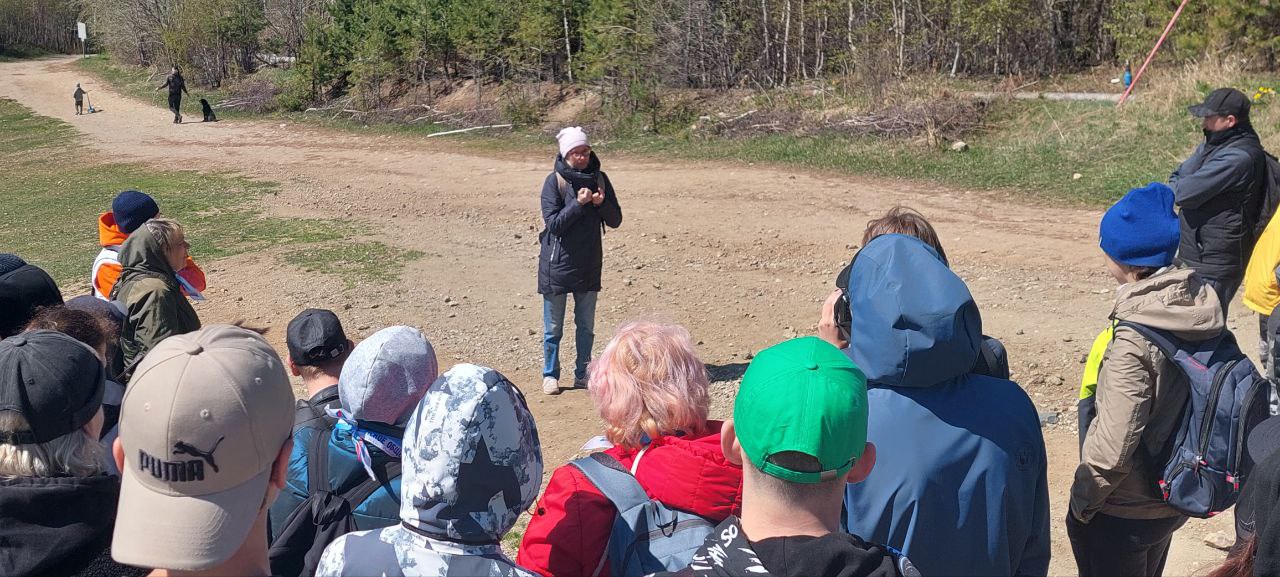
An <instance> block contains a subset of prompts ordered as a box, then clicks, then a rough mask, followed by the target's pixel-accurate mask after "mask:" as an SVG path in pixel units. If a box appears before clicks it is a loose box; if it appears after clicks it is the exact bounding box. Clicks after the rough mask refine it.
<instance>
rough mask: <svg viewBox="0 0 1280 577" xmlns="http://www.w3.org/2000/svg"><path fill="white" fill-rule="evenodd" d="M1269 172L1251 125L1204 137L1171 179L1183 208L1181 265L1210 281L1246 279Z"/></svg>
mask: <svg viewBox="0 0 1280 577" xmlns="http://www.w3.org/2000/svg"><path fill="white" fill-rule="evenodd" d="M1265 170H1266V161H1265V159H1264V157H1263V149H1262V143H1261V142H1260V141H1259V140H1258V133H1256V132H1254V130H1253V127H1251V126H1249V125H1248V124H1247V123H1243V124H1239V125H1237V126H1236V127H1235V128H1232V129H1230V130H1227V131H1224V132H1217V133H1209V134H1206V138H1205V142H1203V143H1201V144H1200V146H1198V147H1196V150H1195V152H1194V153H1192V154H1191V157H1190V158H1188V159H1186V160H1185V161H1183V163H1182V165H1181V166H1179V167H1178V169H1177V170H1175V171H1173V174H1171V175H1169V187H1170V188H1172V189H1173V192H1174V202H1175V203H1177V205H1178V207H1179V208H1180V209H1181V210H1180V211H1179V221H1180V226H1181V229H1182V239H1181V242H1180V243H1179V245H1178V263H1179V264H1185V265H1187V266H1189V267H1191V268H1193V269H1195V270H1196V272H1198V273H1200V275H1201V276H1202V277H1205V278H1210V279H1232V278H1238V277H1240V276H1242V275H1244V267H1245V264H1246V263H1248V262H1249V255H1250V254H1251V253H1252V252H1253V244H1254V242H1255V241H1256V239H1255V238H1254V227H1255V226H1256V225H1257V221H1258V218H1259V212H1260V210H1261V201H1262V196H1261V194H1262V191H1263V188H1262V187H1263V184H1264V182H1265V179H1264V176H1265V173H1264V171H1265Z"/></svg>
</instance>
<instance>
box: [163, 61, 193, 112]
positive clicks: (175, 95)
mask: <svg viewBox="0 0 1280 577" xmlns="http://www.w3.org/2000/svg"><path fill="white" fill-rule="evenodd" d="M161 88H168V89H169V110H170V111H172V112H173V123H174V124H182V93H184V92H187V81H186V80H184V79H183V78H182V72H181V71H179V70H178V67H177V66H174V67H173V70H172V71H170V72H169V77H168V78H165V79H164V84H161V85H160V88H157V89H156V90H160V89H161ZM187 94H190V92H187Z"/></svg>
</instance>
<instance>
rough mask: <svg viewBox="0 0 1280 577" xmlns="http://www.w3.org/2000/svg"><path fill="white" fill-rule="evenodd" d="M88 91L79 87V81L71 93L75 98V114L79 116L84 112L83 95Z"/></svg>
mask: <svg viewBox="0 0 1280 577" xmlns="http://www.w3.org/2000/svg"><path fill="white" fill-rule="evenodd" d="M88 93H89V92H88V91H86V90H85V89H83V88H80V83H79V82H77V83H76V92H75V94H73V95H72V96H74V97H75V99H76V116H80V115H81V114H84V95H86V94H88Z"/></svg>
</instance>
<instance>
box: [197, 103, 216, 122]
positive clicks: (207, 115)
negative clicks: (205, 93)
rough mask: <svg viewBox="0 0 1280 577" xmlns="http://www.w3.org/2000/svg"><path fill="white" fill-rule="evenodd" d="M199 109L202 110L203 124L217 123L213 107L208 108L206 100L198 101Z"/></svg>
mask: <svg viewBox="0 0 1280 577" xmlns="http://www.w3.org/2000/svg"><path fill="white" fill-rule="evenodd" d="M200 108H201V109H202V110H204V121H205V122H217V121H218V117H217V116H216V115H215V114H214V113H213V107H212V106H209V101H208V100H205V99H203V98H201V99H200Z"/></svg>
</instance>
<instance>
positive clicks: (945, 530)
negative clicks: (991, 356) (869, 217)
mask: <svg viewBox="0 0 1280 577" xmlns="http://www.w3.org/2000/svg"><path fill="white" fill-rule="evenodd" d="M849 276H850V278H849V305H850V309H851V312H852V314H853V330H852V333H853V334H852V335H851V337H850V338H851V340H850V343H849V349H847V350H846V353H847V354H848V355H849V357H850V358H852V359H853V362H854V363H856V364H857V365H858V366H859V367H861V368H862V370H863V371H864V372H865V373H866V375H867V381H868V391H867V396H868V404H869V407H870V416H869V423H868V435H867V440H868V441H869V442H871V443H874V444H875V445H876V453H877V455H878V458H877V460H876V464H875V468H874V469H873V470H872V472H871V475H870V476H869V477H868V478H867V479H866V480H865V481H863V482H861V483H858V484H854V485H849V488H848V491H847V493H846V497H845V515H846V517H845V524H846V528H847V529H848V530H849V532H851V533H853V534H856V535H858V536H860V537H862V538H864V539H867V540H868V541H871V542H876V543H885V544H888V545H890V546H892V547H895V548H898V549H900V550H902V552H903V553H904V554H905V555H906V556H908V557H910V558H911V560H912V562H914V563H915V565H916V566H917V567H918V568H919V569H920V573H921V574H923V575H930V576H948V575H957V576H959V575H963V576H966V577H980V576H984V575H992V576H997V575H1000V576H1007V575H1019V576H1021V575H1029V576H1043V575H1046V574H1047V573H1048V571H1049V491H1048V481H1047V461H1046V457H1045V447H1044V438H1043V437H1042V436H1041V433H1040V422H1039V418H1038V417H1037V415H1036V409H1035V406H1034V405H1033V404H1032V403H1031V399H1030V398H1028V397H1027V394H1026V392H1024V391H1023V390H1022V389H1021V388H1020V387H1019V386H1018V385H1017V384H1016V383H1014V382H1012V381H1007V380H1002V379H995V378H991V377H984V376H979V375H975V374H971V368H972V367H973V366H974V361H975V359H976V358H977V355H978V347H979V344H980V343H981V341H982V319H981V317H980V316H979V314H978V307H977V305H976V304H975V303H974V302H973V297H972V296H971V295H970V294H969V289H968V288H967V287H966V286H965V284H964V281H962V280H960V278H959V277H957V276H956V275H955V273H953V272H952V271H951V270H950V269H949V268H947V266H946V265H945V264H944V263H943V262H942V260H941V259H940V258H939V257H938V255H937V253H936V252H935V251H934V250H933V249H932V248H930V247H929V246H928V245H926V244H925V243H923V242H921V241H920V240H918V239H916V238H913V237H909V236H904V235H897V234H891V235H884V236H880V237H877V238H876V239H875V240H873V241H871V242H869V243H867V246H866V247H865V248H863V249H862V251H861V252H859V253H858V255H857V257H856V259H855V261H854V263H853V268H852V271H851V274H850V275H849Z"/></svg>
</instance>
